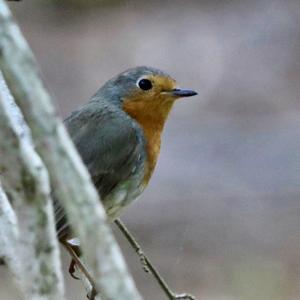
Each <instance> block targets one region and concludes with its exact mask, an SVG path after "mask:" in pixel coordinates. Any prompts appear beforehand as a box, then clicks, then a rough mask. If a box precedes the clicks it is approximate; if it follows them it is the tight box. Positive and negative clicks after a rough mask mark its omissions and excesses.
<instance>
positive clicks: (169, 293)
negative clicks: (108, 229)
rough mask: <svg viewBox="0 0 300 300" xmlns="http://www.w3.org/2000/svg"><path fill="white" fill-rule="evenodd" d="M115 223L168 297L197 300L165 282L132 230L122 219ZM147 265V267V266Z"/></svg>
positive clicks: (172, 299)
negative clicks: (174, 289)
mask: <svg viewBox="0 0 300 300" xmlns="http://www.w3.org/2000/svg"><path fill="white" fill-rule="evenodd" d="M115 224H116V225H117V226H118V228H119V229H120V230H121V232H122V233H123V234H124V236H125V237H126V239H127V240H128V242H129V243H130V245H131V246H132V248H133V249H134V251H135V252H136V253H137V254H138V256H139V257H140V260H141V262H142V264H143V268H144V270H145V271H146V272H149V271H150V272H151V273H152V275H153V277H154V278H155V279H156V281H157V282H158V284H159V285H160V287H161V288H162V290H163V291H164V292H165V294H166V295H167V297H168V298H169V299H170V300H195V297H194V296H192V295H190V294H186V293H184V294H176V293H174V292H173V291H172V290H171V288H170V287H169V286H168V284H167V283H166V282H165V280H164V279H163V277H162V276H161V275H160V273H159V272H158V271H157V269H156V268H155V267H154V265H153V264H152V263H151V261H150V259H149V258H148V257H147V255H146V254H145V253H144V252H143V250H142V248H141V246H140V245H139V243H138V242H137V240H136V239H135V237H134V236H133V235H132V234H131V233H130V231H129V230H128V229H127V227H126V226H125V224H124V223H123V222H122V221H121V220H120V219H116V220H115ZM145 267H146V268H145Z"/></svg>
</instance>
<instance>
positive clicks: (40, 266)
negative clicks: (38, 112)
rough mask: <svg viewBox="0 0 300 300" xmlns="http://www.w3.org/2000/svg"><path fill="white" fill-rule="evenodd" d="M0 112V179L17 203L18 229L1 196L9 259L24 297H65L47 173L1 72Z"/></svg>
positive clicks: (53, 299)
mask: <svg viewBox="0 0 300 300" xmlns="http://www.w3.org/2000/svg"><path fill="white" fill-rule="evenodd" d="M0 116H1V117H0V128H1V131H0V153H1V155H0V169H1V180H2V182H3V187H4V190H5V191H6V192H7V193H8V195H9V196H10V199H11V200H12V202H13V203H14V206H15V209H16V212H17V216H18V225H19V226H18V231H16V230H15V229H14V228H15V226H16V221H15V219H14V218H13V217H12V211H11V210H10V209H9V207H8V203H7V201H6V203H5V197H4V198H3V197H2V198H3V199H2V200H3V202H2V204H3V205H5V204H6V207H5V208H6V214H5V216H6V218H7V219H8V218H10V220H11V221H12V222H13V223H12V224H11V225H13V227H12V228H11V231H13V232H12V234H13V235H12V236H11V239H10V236H5V235H6V234H8V232H7V231H8V229H6V232H2V233H3V235H2V240H3V241H4V240H5V244H6V246H10V249H7V250H8V251H6V255H5V257H6V258H7V259H8V258H9V259H8V265H9V266H10V269H11V270H12V271H13V272H14V273H16V270H15V267H16V265H17V273H18V275H19V276H18V277H19V280H20V283H21V287H22V288H23V290H24V293H25V296H26V299H37V300H38V299H41V300H42V299H43V300H44V299H49V300H50V299H52V300H56V299H64V296H63V294H64V292H63V279H62V273H61V264H60V257H59V248H58V242H57V240H56V233H55V229H54V228H55V226H54V215H53V208H52V204H51V198H50V186H49V179H48V174H47V171H46V169H45V167H44V165H43V164H42V161H41V160H40V158H39V156H38V155H37V153H36V152H35V150H34V148H33V145H32V141H31V138H30V135H29V130H28V128H26V125H25V123H24V121H23V120H22V115H21V113H20V111H19V110H18V108H17V106H16V105H15V104H14V102H13V99H12V97H11V95H10V94H9V92H8V89H7V88H6V86H5V82H4V80H3V77H2V75H1V73H0ZM2 208H3V206H2ZM8 213H10V216H9V215H8ZM8 226H9V225H8ZM8 239H10V240H8ZM16 242H17V243H16ZM9 250H11V254H10V253H9ZM14 255H16V256H17V257H18V258H15V257H14ZM16 261H18V262H16Z"/></svg>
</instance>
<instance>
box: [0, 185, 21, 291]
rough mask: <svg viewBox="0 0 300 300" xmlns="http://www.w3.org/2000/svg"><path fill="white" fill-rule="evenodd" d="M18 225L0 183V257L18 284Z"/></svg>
mask: <svg viewBox="0 0 300 300" xmlns="http://www.w3.org/2000/svg"><path fill="white" fill-rule="evenodd" d="M18 238H19V232H18V225H17V217H16V215H15V212H14V210H13V208H12V206H11V204H10V203H9V201H8V199H7V196H6V194H5V193H4V191H3V189H2V186H1V183H0V258H3V259H4V261H5V262H6V264H7V265H8V267H9V268H10V271H11V272H12V273H13V275H14V276H13V277H14V279H15V281H16V283H17V285H18V286H20V285H21V283H20V278H19V275H20V273H21V272H20V263H21V262H20V257H19V256H18V255H17V249H18V247H17V246H18Z"/></svg>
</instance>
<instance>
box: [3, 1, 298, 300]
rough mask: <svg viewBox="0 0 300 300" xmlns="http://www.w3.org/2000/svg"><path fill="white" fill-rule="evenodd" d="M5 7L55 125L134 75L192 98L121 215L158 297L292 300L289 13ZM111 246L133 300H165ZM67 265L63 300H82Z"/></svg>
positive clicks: (176, 5) (177, 113)
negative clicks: (161, 76)
mask: <svg viewBox="0 0 300 300" xmlns="http://www.w3.org/2000/svg"><path fill="white" fill-rule="evenodd" d="M10 7H11V8H12V10H13V12H14V14H15V16H16V18H17V20H18V21H19V24H20V26H21V28H22V30H23V33H24V34H25V37H26V38H27V39H28V41H29V43H30V45H31V47H32V48H33V51H34V53H35V55H36V57H37V59H38V61H39V63H40V65H41V69H42V73H43V76H44V80H45V81H46V82H47V86H48V88H49V90H50V92H51V94H52V95H53V97H54V98H55V100H56V105H57V107H58V110H59V112H60V114H61V116H62V117H64V116H66V115H68V114H69V113H70V112H71V111H72V110H73V109H75V108H76V107H78V106H79V105H80V104H81V103H83V102H84V101H86V100H87V99H88V98H89V97H90V96H91V95H92V94H93V93H94V92H95V91H96V90H97V89H98V87H99V86H100V85H102V84H103V83H104V82H105V81H106V80H107V79H109V78H110V77H112V76H113V75H115V74H116V73H119V72H120V71H122V70H124V69H126V68H128V67H131V66H136V65H151V66H154V67H158V68H161V69H163V70H165V71H167V72H168V73H170V74H171V75H173V76H174V77H175V78H176V79H177V81H178V82H179V84H180V85H181V86H182V87H188V88H193V89H195V90H197V91H198V92H199V95H198V96H197V97H194V98H190V99H185V100H182V101H179V102H178V103H177V105H176V107H175V109H174V111H173V112H172V114H171V117H170V120H169V122H168V124H167V126H166V130H165V134H164V142H163V147H162V153H161V156H160V159H159V163H158V167H157V169H156V172H155V175H154V178H153V180H152V181H151V184H150V186H149V188H148V189H147V190H146V192H145V193H144V194H143V195H142V196H141V197H140V199H139V201H137V202H135V203H134V204H133V205H132V206H131V207H130V208H128V209H127V211H126V212H125V213H124V215H123V220H124V221H126V223H127V225H128V226H129V228H130V229H131V230H132V232H133V233H135V234H136V236H137V237H138V239H139V240H140V242H141V244H142V245H143V247H144V250H145V251H146V252H147V253H148V254H149V256H150V257H151V258H152V260H153V262H155V264H156V265H157V266H158V268H159V270H160V271H161V272H162V274H163V275H164V276H165V278H166V280H167V281H168V282H169V283H170V285H171V287H174V289H176V290H177V291H179V292H183V291H189V292H191V293H193V294H194V295H196V296H197V299H200V300H248V299H249V300H250V299H255V300H296V299H300V218H299V215H300V151H299V149H300V99H299V95H300V1H298V0H291V1H284V0H281V1H279V0H264V1H263V0H262V1H237V0H236V1H233V0H232V1H220V0H219V1H217V0H212V1H208V0H207V1H183V0H182V1H176V0H172V1H130V0H128V1H116V0H115V1H96V0H95V1H91V0H88V1H84V0H82V1H78V0H77V1H76V0H73V1H71V0H69V1H62V0H61V1H59V0H57V1H50V0H48V1H45V0H44V1H40V0H36V1H33V0H23V1H22V2H17V3H11V2H10ZM117 236H118V240H119V241H120V243H121V246H122V249H123V250H124V253H125V255H126V258H127V261H128V264H129V266H130V269H131V270H132V272H133V274H134V277H135V279H136V282H137V285H138V287H139V290H140V291H141V292H142V294H143V295H144V296H145V299H146V300H150V299H151V300H160V299H165V298H164V296H163V294H162V292H161V291H160V290H159V288H158V287H157V284H156V283H155V282H154V281H153V280H152V278H151V276H149V275H147V274H144V273H143V271H142V270H141V266H140V264H139V261H138V259H137V257H136V256H135V254H134V253H133V251H132V249H131V248H130V247H129V246H128V244H127V243H126V242H124V238H123V237H121V236H120V234H117ZM63 255H64V256H65V253H63ZM68 261H69V259H68V258H65V265H64V268H65V273H66V284H67V294H68V299H70V300H71V299H74V300H82V299H85V298H84V290H83V288H82V286H81V284H80V282H78V281H74V280H72V279H70V278H69V276H68V274H67V263H68ZM10 280H11V278H10V275H9V274H7V273H6V272H5V270H4V269H3V268H1V269H0V299H19V297H18V296H17V295H16V296H13V295H14V293H15V292H14V287H12V286H11V285H10Z"/></svg>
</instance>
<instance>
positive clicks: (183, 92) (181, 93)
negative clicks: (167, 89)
mask: <svg viewBox="0 0 300 300" xmlns="http://www.w3.org/2000/svg"><path fill="white" fill-rule="evenodd" d="M171 93H172V95H173V96H175V97H191V96H195V95H197V94H198V93H197V92H195V91H193V90H187V89H174V90H172V92H171Z"/></svg>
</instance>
